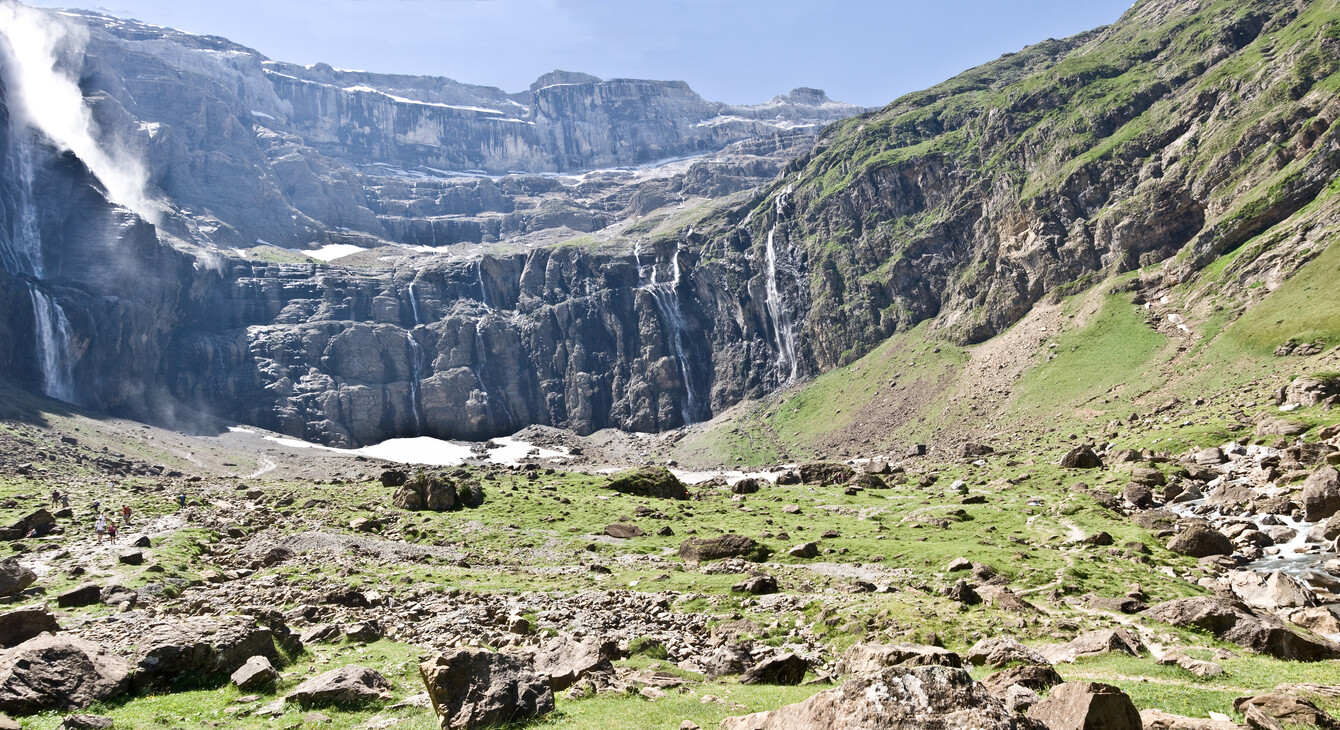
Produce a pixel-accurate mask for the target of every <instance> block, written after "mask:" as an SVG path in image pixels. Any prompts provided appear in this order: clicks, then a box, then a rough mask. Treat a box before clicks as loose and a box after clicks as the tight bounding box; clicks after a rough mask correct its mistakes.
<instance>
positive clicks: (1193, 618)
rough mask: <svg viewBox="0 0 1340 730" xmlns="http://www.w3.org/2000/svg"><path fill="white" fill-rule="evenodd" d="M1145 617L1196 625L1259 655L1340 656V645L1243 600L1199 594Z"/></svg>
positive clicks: (1314, 658)
mask: <svg viewBox="0 0 1340 730" xmlns="http://www.w3.org/2000/svg"><path fill="white" fill-rule="evenodd" d="M1144 616H1145V617H1146V618H1149V619H1153V620H1155V621H1162V622H1164V623H1167V624H1171V625H1173V626H1179V627H1195V628H1198V629H1201V630H1203V631H1208V632H1210V633H1211V634H1213V635H1214V636H1215V637H1216V638H1219V639H1222V640H1224V641H1231V642H1233V643H1234V644H1237V645H1238V646H1241V647H1244V648H1246V649H1250V650H1251V651H1254V652H1257V653H1259V654H1269V655H1271V656H1273V657H1278V658H1280V659H1293V660H1298V661H1305V662H1315V661H1323V660H1326V659H1336V658H1340V645H1337V644H1335V643H1334V642H1331V641H1328V640H1326V639H1322V638H1319V637H1315V636H1305V635H1303V634H1299V633H1297V632H1294V631H1291V630H1290V629H1289V628H1288V627H1287V626H1286V625H1285V623H1284V622H1283V621H1281V620H1279V619H1277V618H1275V617H1274V616H1258V615H1257V614H1255V613H1253V612H1252V610H1251V608H1249V607H1248V606H1247V605H1246V604H1244V603H1241V602H1239V601H1234V600H1230V599H1227V598H1214V597H1210V596H1199V597H1195V598H1179V599H1176V600H1172V601H1167V602H1164V603H1160V604H1158V605H1157V606H1153V607H1151V608H1150V609H1149V610H1148V611H1145V613H1144Z"/></svg>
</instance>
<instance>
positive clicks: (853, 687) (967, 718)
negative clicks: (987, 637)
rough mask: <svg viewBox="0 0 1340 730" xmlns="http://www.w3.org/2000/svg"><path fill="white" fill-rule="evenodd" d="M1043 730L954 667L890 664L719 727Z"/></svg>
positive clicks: (727, 729)
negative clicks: (878, 671)
mask: <svg viewBox="0 0 1340 730" xmlns="http://www.w3.org/2000/svg"><path fill="white" fill-rule="evenodd" d="M811 728H824V729H825V730H894V729H895V728H896V729H897V730H947V729H949V728H974V730H1045V728H1043V726H1042V725H1040V724H1038V723H1036V722H1033V721H1032V720H1029V719H1028V718H1025V717H1020V716H1017V715H1014V714H1013V713H1011V712H1010V711H1009V710H1008V709H1006V707H1005V705H1004V704H1003V703H1002V702H1001V701H1000V700H998V699H996V698H995V697H993V696H991V694H990V693H988V692H987V691H986V688H985V687H983V686H982V685H980V684H978V683H977V682H974V681H973V680H972V677H971V676H969V674H968V673H967V672H966V671H964V670H962V669H957V668H954V667H940V666H929V667H890V668H888V669H885V670H884V671H882V672H880V673H879V674H874V675H869V676H859V677H856V678H853V679H850V680H848V681H847V682H846V683H845V684H843V685H842V686H841V687H838V688H836V689H830V690H827V691H824V692H820V693H818V694H816V695H814V696H813V697H810V698H809V699H807V700H805V701H804V702H800V703H798V704H794V705H787V706H786V707H782V708H780V709H777V710H772V711H770V712H760V713H757V714H753V715H744V716H742V717H728V718H726V719H725V720H723V721H722V723H721V730H810V729H811Z"/></svg>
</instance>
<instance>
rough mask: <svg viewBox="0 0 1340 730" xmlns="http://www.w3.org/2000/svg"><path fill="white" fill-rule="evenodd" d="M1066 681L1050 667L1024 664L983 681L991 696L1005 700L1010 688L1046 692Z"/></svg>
mask: <svg viewBox="0 0 1340 730" xmlns="http://www.w3.org/2000/svg"><path fill="white" fill-rule="evenodd" d="M1064 681H1065V680H1064V679H1061V675H1060V674H1057V673H1056V670H1055V669H1052V668H1051V666H1050V665H1047V664H1024V665H1021V666H1017V667H1010V668H1009V669H1002V670H1001V671H999V672H996V673H995V674H991V675H988V676H987V678H986V679H983V680H982V684H983V685H984V686H985V687H986V688H987V689H988V690H990V691H991V694H994V695H995V696H997V697H1001V698H1004V696H1005V691H1006V690H1008V689H1009V688H1010V687H1014V686H1020V687H1027V688H1028V689H1031V690H1033V691H1034V692H1046V691H1047V690H1049V689H1051V688H1052V687H1055V686H1056V685H1058V684H1060V683H1062V682H1064Z"/></svg>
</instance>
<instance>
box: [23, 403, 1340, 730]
mask: <svg viewBox="0 0 1340 730" xmlns="http://www.w3.org/2000/svg"><path fill="white" fill-rule="evenodd" d="M1323 381H1324V379H1323ZM1318 382H1319V381H1318V380H1317V379H1315V378H1314V379H1312V380H1309V379H1307V378H1298V379H1295V380H1294V381H1292V383H1289V384H1287V387H1283V386H1281V389H1280V393H1279V397H1278V401H1279V403H1278V404H1275V405H1268V406H1266V410H1267V411H1269V412H1270V413H1271V414H1273V415H1270V416H1269V418H1258V419H1257V420H1256V421H1255V422H1254V423H1255V426H1254V428H1253V429H1252V430H1250V431H1244V433H1242V434H1241V438H1240V439H1239V440H1237V441H1232V442H1228V443H1218V444H1215V445H1208V444H1206V445H1203V446H1197V447H1193V448H1189V449H1185V450H1182V451H1179V452H1178V453H1169V452H1165V451H1160V450H1158V449H1157V445H1156V444H1150V448H1146V449H1143V450H1138V449H1134V448H1124V447H1116V446H1113V445H1112V444H1110V443H1102V442H1093V443H1083V442H1070V443H1065V442H1063V443H1060V444H1057V445H1055V446H1052V447H1050V448H1039V449H1037V450H1020V449H1012V448H1008V449H1007V448H1000V449H997V448H996V447H994V446H992V445H991V444H988V443H964V444H961V446H960V448H959V449H958V450H957V453H956V456H957V458H943V457H936V458H932V457H928V456H922V455H918V454H919V453H920V450H919V449H908V450H907V451H906V455H905V456H899V457H888V456H881V457H878V458H870V459H862V460H857V461H853V462H847V463H836V462H811V463H801V464H793V465H783V466H777V467H772V468H769V469H762V470H760V471H759V472H758V473H757V474H754V475H740V474H738V473H735V474H733V475H730V476H727V475H722V476H715V477H713V476H711V475H695V476H694V480H697V479H702V480H701V481H693V480H691V481H688V482H686V481H684V480H681V479H679V478H677V477H676V476H675V474H674V473H672V472H671V471H668V470H666V469H664V468H661V467H655V466H650V465H648V466H643V467H640V468H637V469H633V470H630V471H613V470H609V469H600V468H599V464H598V463H597V462H595V461H593V455H594V457H604V456H607V455H608V454H612V453H618V454H620V455H621V456H623V457H625V458H627V457H630V456H632V457H634V458H636V457H637V456H638V455H639V454H640V453H641V452H639V451H638V448H639V447H638V443H639V440H638V439H636V438H632V437H618V438H616V437H613V436H601V437H596V438H591V439H577V438H575V437H572V436H571V435H567V434H564V433H563V432H557V431H553V430H552V429H541V430H536V431H535V432H534V433H529V434H521V435H519V438H520V437H526V438H528V439H529V440H530V441H534V442H537V445H538V446H541V447H542V448H557V447H561V448H563V449H565V450H572V449H574V448H575V449H577V450H578V451H582V450H583V448H584V447H585V448H586V449H589V450H590V451H589V453H585V454H579V456H581V457H582V463H585V464H587V467H585V468H589V469H591V470H592V471H591V473H582V472H576V471H565V470H564V468H560V467H556V466H554V465H551V464H548V463H538V462H533V461H529V460H522V462H521V463H518V464H516V465H512V466H507V465H500V464H485V463H478V462H476V463H471V464H468V465H466V466H462V467H456V468H444V469H414V468H408V467H401V466H397V465H393V464H387V463H385V462H378V461H376V460H374V459H367V458H365V459H360V460H353V459H350V458H348V457H344V456H341V455H337V454H330V453H329V452H323V451H316V450H303V451H302V452H301V453H299V454H297V455H296V456H294V455H293V454H289V455H287V456H286V457H285V458H284V459H279V460H278V461H277V462H276V463H275V466H274V468H273V469H270V470H268V471H267V472H265V473H262V474H259V475H256V474H254V472H255V471H256V470H255V469H253V468H252V467H253V466H254V464H253V463H243V462H242V461H241V460H237V461H229V459H232V458H236V457H232V456H229V451H228V449H229V448H236V447H237V444H247V445H248V446H254V442H253V441H239V442H229V441H228V440H227V439H224V440H219V439H201V440H196V441H194V442H193V441H192V438H191V437H180V436H178V437H174V439H175V438H179V439H181V440H180V441H178V440H171V439H165V438H157V437H156V436H155V434H157V432H156V431H153V432H151V431H149V430H144V431H138V430H135V429H130V430H127V429H124V428H123V427H122V426H119V425H116V426H115V429H113V426H112V425H103V424H98V423H97V422H95V421H92V420H89V419H82V420H77V421H76V420H70V419H69V418H68V417H64V416H61V417H52V418H51V419H50V420H48V421H47V422H44V423H33V422H32V421H33V420H34V419H32V418H28V419H26V422H25V421H24V420H10V421H6V422H5V423H4V424H3V427H0V443H2V444H3V446H4V449H3V451H4V456H3V457H2V458H0V469H3V473H4V475H3V476H0V539H4V540H5V541H6V546H5V547H7V549H8V553H9V555H7V556H6V557H5V558H4V559H3V561H0V594H3V597H2V598H0V601H3V602H4V604H5V605H4V607H3V608H4V611H3V613H0V643H2V644H3V646H4V647H5V648H4V650H3V652H2V653H0V711H3V712H5V713H7V714H8V716H9V717H12V718H14V719H15V721H17V722H19V723H21V725H22V726H23V727H32V728H55V727H104V726H107V723H114V724H115V725H116V726H119V727H182V726H201V725H203V726H208V727H220V728H227V727H274V728H297V727H305V726H308V725H311V726H317V725H330V726H332V727H349V728H354V727H358V728H386V727H398V728H429V727H438V726H439V725H440V726H442V727H452V728H466V727H487V726H494V725H498V724H506V723H532V724H539V725H542V726H545V727H591V726H596V725H603V726H609V727H628V728H633V727H639V728H640V727H684V728H688V727H693V726H699V727H714V726H718V725H719V726H721V727H723V728H809V727H852V728H855V727H861V728H873V727H944V726H947V725H949V724H953V725H963V724H965V723H966V724H967V725H968V726H972V727H1001V728H1007V727H1008V728H1043V727H1047V728H1070V727H1075V728H1079V727H1093V726H1094V725H1092V724H1091V723H1093V722H1097V719H1096V718H1100V717H1101V718H1105V720H1104V722H1108V723H1112V722H1115V723H1117V724H1116V725H1104V726H1105V727H1107V726H1111V727H1141V726H1143V727H1146V728H1234V727H1242V726H1244V725H1246V726H1250V727H1256V728H1274V727H1279V726H1288V723H1294V724H1300V723H1301V724H1303V725H1315V726H1321V727H1328V726H1330V724H1331V723H1334V722H1335V720H1334V719H1332V718H1333V715H1332V714H1331V713H1335V712H1338V711H1340V644H1337V643H1336V640H1338V639H1340V612H1337V610H1336V607H1337V606H1340V577H1338V576H1340V555H1337V554H1336V549H1335V548H1336V538H1337V537H1340V529H1337V528H1335V527H1334V524H1333V523H1335V522H1337V521H1338V520H1340V517H1337V514H1338V513H1340V473H1337V471H1336V468H1335V466H1336V464H1337V463H1340V425H1337V423H1340V415H1337V412H1336V411H1334V410H1331V409H1330V408H1329V402H1328V400H1327V399H1328V398H1329V397H1330V396H1329V395H1327V394H1326V393H1325V392H1323V391H1324V390H1325V388H1326V387H1329V386H1328V385H1326V384H1325V382H1322V383H1321V384H1320V385H1319V384H1318ZM76 423H77V424H78V425H77V426H75V425H73V424H76ZM109 423H113V422H109ZM76 428H77V429H78V430H77V431H76V430H75V429H76ZM75 433H77V434H78V435H77V436H75V435H73V434H75ZM137 436H138V437H139V438H138V440H137V439H136V437H137ZM113 438H114V439H118V440H119V442H118V443H120V444H121V445H122V447H121V448H120V449H112V448H109V447H107V446H106V444H107V443H108V439H113ZM664 440H665V439H664V438H661V439H659V441H664ZM1151 440H1152V439H1151ZM191 443H196V444H197V445H198V448H199V451H200V453H201V454H202V456H199V457H197V456H194V455H193V453H192V452H191V451H189V450H185V449H188V448H189V446H190V444H191ZM230 443H232V445H231V446H230ZM104 449H106V451H104ZM940 451H943V449H941V450H940ZM205 454H208V458H206V457H205V456H204V455H205ZM193 460H194V461H195V462H199V463H200V464H202V465H207V466H208V467H209V468H205V469H200V468H195V469H193V468H192V466H193V463H192V461H193ZM289 462H301V463H302V466H301V468H298V467H297V466H295V464H294V463H289ZM225 464H231V465H232V473H229V469H228V468H225V467H224V466H223V465H225ZM603 471H608V472H611V473H609V474H608V475H607V474H605V473H599V472H603ZM53 490H55V491H59V492H62V493H65V494H68V495H69V498H70V505H69V506H68V507H66V506H65V505H64V504H63V503H62V502H59V501H57V502H55V503H53V502H52V498H51V494H52V491H53ZM95 500H96V501H97V502H98V503H99V506H100V507H101V508H102V509H103V510H105V511H106V512H107V513H108V514H109V517H110V518H111V519H112V520H113V521H114V522H117V523H119V525H118V526H119V527H120V528H121V529H120V530H119V535H118V537H117V540H116V542H111V541H110V540H104V541H102V542H99V541H98V538H97V535H96V534H95V532H94V530H93V508H94V507H93V503H94V501H95ZM123 507H125V508H128V509H129V510H130V515H131V516H130V519H129V521H128V522H126V521H124V520H123V519H122V517H121V515H122V508H123ZM927 688H929V689H927ZM874 698H878V699H874ZM1086 723H1090V724H1087V725H1086ZM1281 723H1282V725H1281Z"/></svg>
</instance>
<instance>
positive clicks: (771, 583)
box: [730, 575, 779, 596]
mask: <svg viewBox="0 0 1340 730" xmlns="http://www.w3.org/2000/svg"><path fill="white" fill-rule="evenodd" d="M730 590H731V593H748V594H749V595H751V596H768V595H772V594H773V593H776V592H777V591H778V590H779V587H778V585H777V579H776V578H774V577H772V576H770V575H751V576H749V577H748V578H745V579H744V580H742V581H740V582H739V583H736V584H735V585H733V586H731V587H730Z"/></svg>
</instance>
